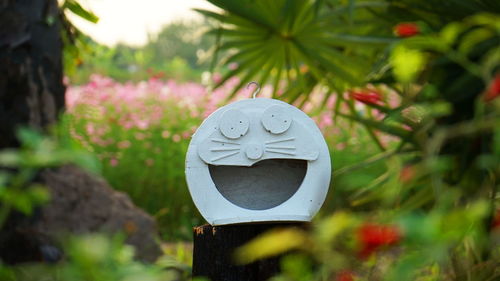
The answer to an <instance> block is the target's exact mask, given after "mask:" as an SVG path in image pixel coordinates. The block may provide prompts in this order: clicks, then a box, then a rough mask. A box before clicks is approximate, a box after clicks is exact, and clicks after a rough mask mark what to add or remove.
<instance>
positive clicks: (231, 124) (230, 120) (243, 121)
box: [219, 109, 250, 139]
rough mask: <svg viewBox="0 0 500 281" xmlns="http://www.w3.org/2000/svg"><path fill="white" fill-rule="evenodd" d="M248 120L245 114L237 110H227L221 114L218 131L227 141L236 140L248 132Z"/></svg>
mask: <svg viewBox="0 0 500 281" xmlns="http://www.w3.org/2000/svg"><path fill="white" fill-rule="evenodd" d="M249 125H250V120H249V119H248V116H246V115H245V113H243V112H241V111H240V110H237V109H230V110H227V111H226V112H224V113H223V114H222V117H221V119H220V121H219V129H220V132H221V134H222V135H224V136H225V137H226V138H228V139H237V138H240V137H242V136H244V135H245V134H246V133H247V132H248V126H249Z"/></svg>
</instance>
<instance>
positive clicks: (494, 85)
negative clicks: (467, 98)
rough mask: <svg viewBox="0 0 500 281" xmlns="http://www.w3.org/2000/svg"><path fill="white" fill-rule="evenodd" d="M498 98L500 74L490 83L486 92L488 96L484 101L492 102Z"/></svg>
mask: <svg viewBox="0 0 500 281" xmlns="http://www.w3.org/2000/svg"><path fill="white" fill-rule="evenodd" d="M498 96H500V73H498V74H497V75H496V76H495V78H494V79H493V80H492V81H491V82H490V85H489V87H488V90H486V95H485V96H484V101H486V102H488V101H491V100H493V99H494V98H496V97H498Z"/></svg>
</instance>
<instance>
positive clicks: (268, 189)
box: [209, 159, 307, 210]
mask: <svg viewBox="0 0 500 281" xmlns="http://www.w3.org/2000/svg"><path fill="white" fill-rule="evenodd" d="M209 171H210V176H211V177H212V180H213V182H214V183H215V186H216V187H217V189H218V190H219V192H220V193H221V194H222V196H224V198H226V199H227V200H229V201H230V202H231V203H233V204H235V205H237V206H239V207H241V208H245V209H249V210H267V209H270V208H273V207H276V206H278V205H280V204H282V203H283V202H285V201H287V200H288V199H290V198H291V197H292V196H293V195H294V194H295V192H296V191H297V190H298V189H299V187H300V185H301V184H302V181H303V180H304V177H305V175H306V172H307V161H306V160H297V159H267V160H262V161H259V162H257V163H255V164H254V165H252V166H250V167H242V166H215V165H209Z"/></svg>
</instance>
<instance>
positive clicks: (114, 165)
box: [109, 158, 118, 167]
mask: <svg viewBox="0 0 500 281" xmlns="http://www.w3.org/2000/svg"><path fill="white" fill-rule="evenodd" d="M109 165H110V166H111V167H116V166H117V165H118V159H116V158H111V159H110V160H109Z"/></svg>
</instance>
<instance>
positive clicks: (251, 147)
mask: <svg viewBox="0 0 500 281" xmlns="http://www.w3.org/2000/svg"><path fill="white" fill-rule="evenodd" d="M263 153H264V150H263V149H262V145H261V144H256V143H250V144H248V145H247V147H246V150H245V154H246V155H247V157H248V159H252V160H257V159H259V158H261V157H262V154H263Z"/></svg>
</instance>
